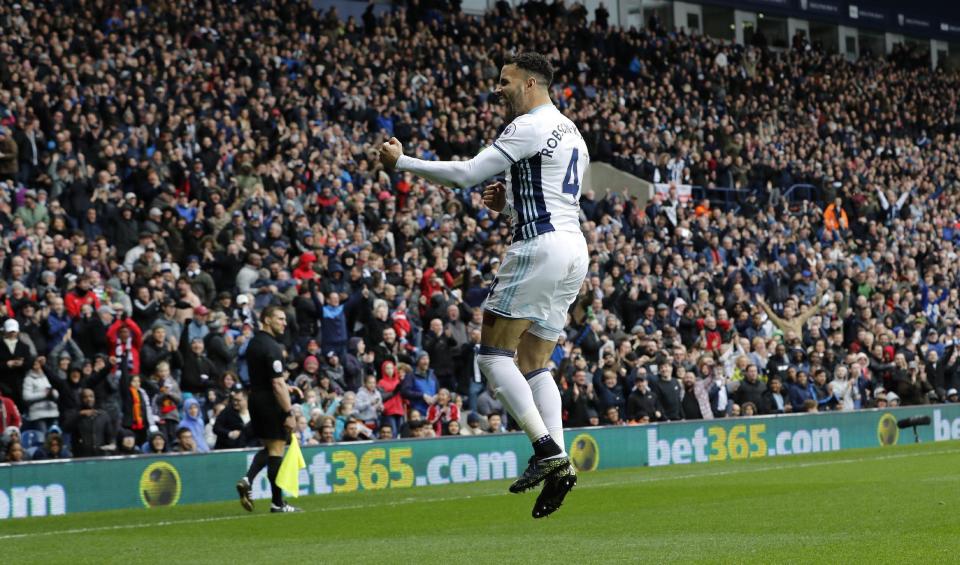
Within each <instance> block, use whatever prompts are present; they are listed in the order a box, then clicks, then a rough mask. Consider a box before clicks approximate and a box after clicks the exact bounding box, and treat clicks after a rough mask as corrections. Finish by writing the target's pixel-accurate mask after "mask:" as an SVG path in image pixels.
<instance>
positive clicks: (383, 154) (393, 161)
mask: <svg viewBox="0 0 960 565" xmlns="http://www.w3.org/2000/svg"><path fill="white" fill-rule="evenodd" d="M401 155H403V145H402V144H401V143H400V140H399V139H397V138H396V137H391V138H390V141H387V142H386V143H384V144H383V145H381V146H380V163H382V164H383V166H384V167H386V168H387V169H388V170H391V171H392V170H393V169H394V167H396V166H397V159H399V158H400V156H401Z"/></svg>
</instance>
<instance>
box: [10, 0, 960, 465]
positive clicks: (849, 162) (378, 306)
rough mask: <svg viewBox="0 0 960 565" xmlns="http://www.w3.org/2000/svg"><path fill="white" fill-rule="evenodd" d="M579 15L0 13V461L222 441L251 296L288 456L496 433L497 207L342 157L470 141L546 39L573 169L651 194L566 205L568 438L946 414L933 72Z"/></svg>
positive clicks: (230, 425) (946, 279) (422, 151)
mask: <svg viewBox="0 0 960 565" xmlns="http://www.w3.org/2000/svg"><path fill="white" fill-rule="evenodd" d="M595 17H596V19H595V21H594V22H593V23H591V24H589V25H588V24H587V23H586V12H585V11H584V10H583V8H582V7H581V6H579V5H574V6H572V7H569V8H567V7H565V6H564V5H563V4H562V3H560V2H557V3H554V4H551V5H547V4H543V3H538V2H531V3H528V4H526V5H524V6H523V7H521V8H519V9H517V10H513V9H511V8H510V7H509V6H508V5H507V4H506V3H504V2H500V3H498V4H497V6H496V8H495V9H494V10H493V11H492V12H491V13H489V14H487V15H486V16H484V17H483V18H476V17H472V16H467V15H464V14H461V13H459V12H458V10H457V9H456V5H455V4H454V5H453V6H452V7H448V6H440V5H433V4H430V3H424V2H419V3H418V2H416V1H414V2H411V4H410V6H409V8H398V9H396V10H394V11H392V12H388V13H386V14H385V15H380V16H377V15H375V14H374V10H373V7H372V6H371V7H370V9H368V10H367V12H366V13H364V15H363V17H362V18H361V20H360V21H355V20H353V19H352V18H351V19H347V20H344V19H341V18H340V17H339V16H338V15H337V13H336V12H335V11H334V10H328V11H315V10H313V9H312V8H310V7H309V3H305V2H297V1H293V0H280V1H277V2H242V1H238V2H200V1H197V2H173V1H169V0H158V1H155V2H145V1H142V0H133V1H127V2H122V3H110V2H107V3H104V2H92V1H84V0H74V1H58V2H52V1H34V2H29V1H26V2H21V3H17V4H14V3H2V4H0V25H2V28H3V29H4V33H3V35H2V36H0V180H2V184H0V228H2V230H3V241H2V244H0V266H2V277H0V297H2V300H3V308H4V312H3V315H2V316H3V318H4V322H3V332H4V335H3V340H4V343H3V345H0V396H2V398H0V416H2V418H0V430H2V432H3V440H2V442H0V445H2V447H0V460H5V461H19V460H25V459H29V458H31V457H32V458H33V459H50V458H63V457H69V456H75V457H82V456H92V455H101V454H131V453H139V452H147V453H156V452H164V451H168V450H175V451H207V450H210V449H222V448H231V447H243V446H247V445H250V443H251V441H254V440H252V439H251V438H250V437H249V428H248V422H249V414H248V412H247V409H246V391H245V387H244V383H245V382H247V380H248V375H247V373H246V365H245V359H244V352H245V347H246V345H247V344H248V343H249V339H250V337H251V335H252V332H253V331H255V329H256V328H257V326H258V319H257V315H258V312H259V311H260V310H262V309H263V308H264V307H266V306H267V305H270V304H280V305H282V306H283V307H284V308H285V309H286V310H287V313H288V318H289V320H291V321H292V323H291V324H290V327H289V328H288V332H287V335H285V336H284V338H283V342H284V345H285V346H286V350H287V352H288V358H287V361H288V364H287V370H288V375H289V383H290V385H291V386H295V387H296V389H295V398H296V400H297V401H298V402H299V404H300V406H301V407H302V409H303V417H302V418H300V419H299V421H298V429H297V431H296V433H297V435H298V438H299V439H300V441H301V443H302V444H304V445H311V444H324V443H332V442H340V441H352V440H357V439H365V438H383V439H387V438H392V437H396V436H403V437H427V436H433V435H448V434H481V433H496V432H499V431H503V430H506V429H509V427H510V422H509V418H508V417H507V415H506V414H505V412H504V409H503V406H502V404H501V403H500V402H499V401H498V400H497V398H496V395H495V393H494V391H493V390H492V387H491V386H489V384H488V383H487V382H486V380H485V379H484V377H483V376H482V375H481V373H480V371H479V370H478V368H477V365H476V363H475V362H474V359H475V356H476V352H477V348H478V341H479V335H480V318H481V316H480V313H481V311H480V306H481V304H482V302H483V299H484V297H485V295H486V292H487V288H488V287H489V286H490V284H491V282H492V280H493V278H494V277H495V275H496V271H497V266H498V261H499V260H498V258H499V257H500V256H501V254H502V252H503V250H504V249H505V246H506V245H507V244H508V243H509V233H510V230H509V226H508V225H507V224H506V221H505V219H504V218H501V217H498V215H497V214H496V213H494V212H491V211H489V210H486V209H484V207H483V206H482V203H481V202H480V193H479V191H478V187H474V188H473V189H471V190H451V189H446V188H441V187H437V186H433V185H430V184H429V183H426V182H425V181H422V180H420V179H416V178H412V177H410V176H409V175H406V174H400V175H396V174H389V173H387V172H385V171H384V170H382V168H381V166H380V165H379V164H378V162H377V160H376V152H375V149H374V148H375V147H377V146H378V145H379V143H380V142H382V141H383V140H384V139H386V138H387V137H389V136H396V137H398V138H399V139H400V140H401V141H403V143H404V145H405V147H406V148H407V152H408V154H409V153H414V154H416V155H417V156H418V157H421V158H437V159H450V158H468V157H470V156H472V155H473V154H474V153H475V152H476V151H478V150H479V148H481V147H482V146H484V144H487V143H489V142H491V141H492V140H493V139H494V138H495V136H496V135H497V132H498V131H499V130H501V129H502V128H503V127H504V126H505V122H504V119H503V116H502V115H501V113H500V111H499V109H498V108H497V107H494V106H492V105H491V104H489V103H488V101H487V98H488V95H489V93H490V92H491V91H492V90H493V88H494V85H495V81H496V78H497V77H498V75H499V65H500V63H501V62H502V61H503V60H504V59H505V58H506V57H508V56H509V55H510V54H511V53H512V52H513V50H518V51H522V50H541V51H546V53H547V54H548V56H549V57H550V58H551V59H552V60H553V62H554V64H555V65H556V67H557V74H556V79H555V84H554V86H553V96H554V99H555V101H556V103H557V105H558V106H559V107H560V108H561V109H562V110H563V111H564V112H566V113H567V114H568V115H569V116H570V117H571V118H572V119H573V120H574V121H575V123H577V124H579V126H580V128H581V131H582V133H583V135H584V137H585V138H586V139H587V141H588V144H589V146H590V148H591V156H592V159H593V160H594V161H606V162H609V163H611V164H613V165H615V166H617V167H619V168H621V169H624V170H627V171H630V172H632V173H634V174H636V175H638V176H640V177H643V178H646V179H648V180H654V181H659V182H662V183H668V184H670V189H669V190H668V191H667V192H666V193H664V194H658V195H656V196H655V197H654V198H653V199H652V200H650V201H649V202H646V203H642V202H641V201H640V200H638V199H637V198H636V196H631V195H629V194H628V193H626V192H625V191H622V190H621V187H609V188H608V187H602V188H600V189H599V191H598V192H595V191H594V190H586V191H585V192H584V194H583V197H582V200H581V209H582V221H583V223H582V225H583V230H584V233H585V234H586V237H587V238H588V243H589V246H590V252H591V258H592V264H591V274H590V276H589V277H588V280H587V282H586V283H585V285H584V288H583V290H582V294H581V297H580V299H579V300H578V301H577V303H576V304H575V305H574V307H573V308H572V309H571V312H570V316H569V323H568V326H567V328H566V335H565V336H563V337H561V340H560V343H558V345H557V348H556V352H555V354H554V357H553V359H552V367H551V368H552V369H553V371H554V375H555V377H556V380H557V383H558V386H559V387H560V388H561V391H562V396H563V399H564V407H565V421H566V423H567V424H568V425H569V426H587V425H599V424H611V425H614V424H624V423H629V424H642V423H647V422H651V421H662V420H680V419H695V418H720V417H727V416H734V415H741V416H749V415H753V414H780V413H796V412H815V411H828V410H855V409H860V408H868V407H884V406H891V405H896V404H897V403H903V404H921V403H930V402H955V401H957V390H956V389H957V388H958V387H960V349H958V348H957V347H956V344H957V343H960V323H958V306H960V296H958V261H957V259H958V257H957V252H956V247H955V246H956V244H957V243H958V242H960V219H958V211H960V202H958V195H960V191H958V189H957V169H956V167H957V165H956V164H957V162H958V151H960V141H958V139H957V129H958V128H957V115H956V108H957V107H958V105H957V102H958V100H957V97H958V91H960V89H958V86H960V80H958V76H957V75H956V74H955V73H951V72H946V71H944V70H942V69H937V70H931V69H929V68H926V67H924V66H923V65H918V64H917V62H916V58H915V57H914V54H912V53H911V52H909V51H906V50H903V49H898V50H897V51H896V52H895V53H894V54H893V55H892V56H889V57H886V58H864V59H861V60H858V61H856V62H847V61H846V60H844V59H843V58H841V57H838V56H835V55H829V54H825V53H823V52H821V51H820V50H819V49H818V48H817V47H816V46H811V45H809V44H807V43H805V42H804V41H803V40H802V38H797V40H796V41H795V42H794V45H793V47H792V48H791V49H789V50H787V51H785V52H773V51H770V50H767V49H765V48H762V47H754V46H748V47H743V46H736V45H730V44H725V43H723V42H720V41H715V40H712V39H710V38H705V37H700V36H696V35H688V34H683V33H674V32H668V31H666V30H663V29H660V28H659V27H658V26H657V25H656V24H655V22H654V23H653V24H652V25H651V26H649V27H648V28H647V29H643V30H636V29H632V30H627V31H625V30H620V29H615V28H613V27H610V26H608V25H607V17H606V15H605V11H603V10H598V11H597V13H596V14H595ZM801 182H802V183H809V184H812V185H814V186H815V187H816V188H817V194H818V195H819V196H820V199H819V200H808V201H803V202H800V203H788V202H787V201H786V200H785V196H786V195H785V192H784V189H786V188H787V187H789V186H791V185H793V184H796V183H801ZM677 184H693V185H698V186H703V187H707V188H724V187H725V188H733V189H738V190H739V191H740V193H741V195H742V197H741V199H740V206H739V208H738V209H729V210H725V209H719V208H714V207H711V205H710V202H709V200H705V201H702V202H688V201H685V200H683V199H682V198H681V195H680V193H679V192H678V189H677V186H676V185H677ZM21 430H23V431H21Z"/></svg>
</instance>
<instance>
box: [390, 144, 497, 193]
mask: <svg viewBox="0 0 960 565" xmlns="http://www.w3.org/2000/svg"><path fill="white" fill-rule="evenodd" d="M380 162H381V163H383V166H385V167H387V169H396V170H398V171H410V172H411V173H413V174H415V175H418V176H421V177H423V178H425V179H427V180H429V181H431V182H435V183H437V184H442V185H444V186H451V187H453V186H459V187H462V188H468V187H471V186H475V185H478V184H480V183H481V182H483V181H485V180H487V179H489V178H490V177H493V176H495V175H497V174H500V173H502V172H503V171H505V170H507V169H508V168H509V167H510V161H509V160H508V159H507V157H506V156H504V155H503V153H502V152H501V151H498V150H496V149H495V148H493V147H487V148H485V149H483V150H482V151H481V152H480V153H479V154H477V156H476V157H474V158H473V159H470V160H469V161H424V160H422V159H416V158H414V157H407V156H406V155H404V154H403V146H402V145H401V144H400V141H399V140H397V138H395V137H392V138H390V141H388V142H386V143H384V144H383V145H382V146H381V147H380Z"/></svg>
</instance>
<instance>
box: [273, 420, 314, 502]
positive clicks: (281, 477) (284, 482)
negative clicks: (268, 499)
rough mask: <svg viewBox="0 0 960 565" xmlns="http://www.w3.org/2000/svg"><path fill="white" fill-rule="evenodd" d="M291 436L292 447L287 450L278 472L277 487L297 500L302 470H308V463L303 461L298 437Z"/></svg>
mask: <svg viewBox="0 0 960 565" xmlns="http://www.w3.org/2000/svg"><path fill="white" fill-rule="evenodd" d="M290 435H291V437H290V447H288V448H287V453H286V454H285V455H284V456H283V461H282V462H281V463H280V470H279V471H278V472H277V486H278V487H280V488H282V489H283V490H284V491H285V492H286V493H287V494H289V495H290V496H292V497H294V498H296V497H298V496H300V469H306V468H307V462H306V461H304V460H303V453H301V452H300V442H298V441H297V436H296V435H295V434H293V433H291V434H290Z"/></svg>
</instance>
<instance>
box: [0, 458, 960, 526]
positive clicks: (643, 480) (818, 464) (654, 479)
mask: <svg viewBox="0 0 960 565" xmlns="http://www.w3.org/2000/svg"><path fill="white" fill-rule="evenodd" d="M948 453H954V454H956V453H960V452H958V451H957V450H956V449H951V450H939V451H923V452H920V453H899V454H890V455H882V456H879V457H857V458H851V459H834V460H829V461H811V462H809V463H796V464H789V465H768V466H763V467H755V468H749V467H744V468H742V469H732V470H729V471H720V472H712V473H711V472H709V471H705V472H701V473H688V474H686V475H671V476H668V477H636V478H632V477H631V478H628V479H627V480H619V481H613V482H596V483H595V482H590V483H587V484H585V485H581V486H579V488H578V490H580V489H584V488H588V489H589V488H604V487H610V486H619V485H623V484H630V483H653V482H662V481H674V480H683V479H693V478H699V477H703V476H705V475H710V476H711V477H720V476H725V475H739V474H746V473H763V472H767V471H780V470H784V469H798V468H800V469H802V468H807V467H822V466H824V465H833V464H837V463H840V464H847V463H862V462H864V461H877V460H887V459H906V458H910V457H928V456H932V455H945V454H948ZM637 469H648V467H637ZM611 470H613V469H611ZM503 494H504V493H502V492H493V493H485V494H473V495H464V496H448V497H438V498H416V497H407V498H403V499H399V500H391V501H387V502H380V503H377V504H351V505H345V506H330V507H325V508H317V509H313V510H306V511H305V513H314V512H339V511H341V510H363V509H367V508H381V507H384V506H400V505H403V504H411V503H413V502H448V501H454V500H468V499H471V498H486V497H490V496H503ZM262 516H264V514H238V515H236V516H217V517H213V518H191V519H188V520H164V521H161V522H151V523H149V524H143V523H139V524H123V525H116V526H97V527H92V528H73V529H69V530H53V531H49V530H48V531H43V532H29V533H23V534H7V535H0V541H3V540H13V539H24V538H35V537H42V536H59V535H70V534H88V533H93V532H109V531H114V530H136V529H141V528H155V527H157V526H179V525H182V524H205V523H208V522H227V521H231V520H243V519H246V518H256V517H262Z"/></svg>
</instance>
